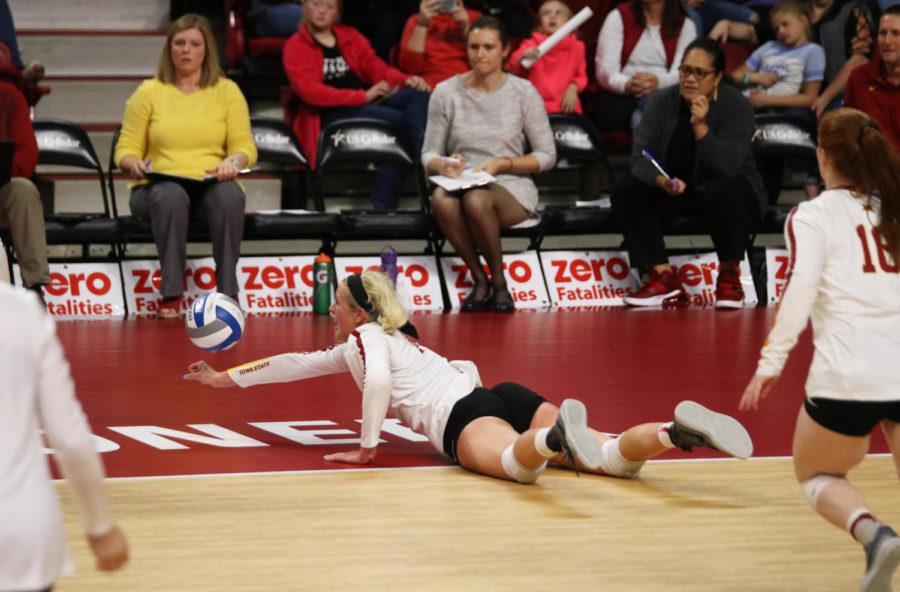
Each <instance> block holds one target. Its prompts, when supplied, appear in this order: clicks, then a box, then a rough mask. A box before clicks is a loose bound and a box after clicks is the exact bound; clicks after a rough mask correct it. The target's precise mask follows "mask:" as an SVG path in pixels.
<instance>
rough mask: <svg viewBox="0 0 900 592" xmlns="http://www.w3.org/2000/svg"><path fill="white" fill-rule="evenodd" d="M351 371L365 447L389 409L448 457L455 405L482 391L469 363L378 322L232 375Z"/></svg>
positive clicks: (284, 378) (373, 441)
mask: <svg viewBox="0 0 900 592" xmlns="http://www.w3.org/2000/svg"><path fill="white" fill-rule="evenodd" d="M338 372H350V374H351V375H352V376H353V380H355V381H356V385H357V386H358V387H359V389H360V391H362V428H361V432H360V436H361V444H362V446H363V447H365V448H372V447H374V446H377V445H378V437H379V435H380V434H381V426H382V424H383V423H384V419H385V417H386V416H387V411H388V408H390V409H391V410H392V411H393V412H394V415H395V416H396V417H397V418H398V419H399V420H400V422H401V423H402V424H403V425H405V426H407V427H409V428H410V429H411V430H412V431H414V432H416V433H418V434H422V435H424V436H427V437H428V440H429V441H430V442H431V444H432V445H433V446H434V447H435V449H437V450H438V452H441V453H443V452H444V445H443V438H444V428H445V427H446V426H447V418H448V417H449V416H450V411H451V410H452V409H453V405H455V404H456V402H457V401H458V400H460V399H461V398H463V397H465V396H466V395H468V394H469V393H470V392H472V389H474V388H475V387H476V386H481V380H480V378H479V376H478V369H477V368H476V367H475V364H474V363H472V362H468V361H460V360H454V361H452V362H451V361H448V360H447V359H446V358H444V357H442V356H439V355H438V354H436V353H434V352H433V351H431V350H430V349H428V348H427V347H424V346H422V345H419V344H417V343H413V342H411V341H410V340H408V339H407V338H406V336H404V335H403V334H402V333H400V332H399V331H397V332H395V333H394V334H393V335H388V334H387V333H385V332H384V330H383V329H382V328H381V327H380V326H379V325H378V324H377V323H366V324H365V325H361V326H359V327H357V329H356V331H354V332H353V333H352V334H351V335H350V336H349V337H348V338H347V341H346V342H345V343H341V344H339V345H336V346H334V347H332V348H329V349H325V350H320V351H316V352H310V353H291V354H281V355H278V356H273V357H271V358H264V359H262V360H256V361H255V362H250V363H249V364H244V365H242V366H237V367H235V368H231V369H229V370H228V375H229V376H230V377H231V378H232V379H233V380H234V381H235V382H236V383H237V384H238V385H240V386H242V387H248V386H252V385H255V384H267V383H272V382H288V381H291V380H302V379H304V378H312V377H314V376H323V375H326V374H335V373H338Z"/></svg>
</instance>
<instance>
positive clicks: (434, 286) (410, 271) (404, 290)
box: [334, 255, 444, 311]
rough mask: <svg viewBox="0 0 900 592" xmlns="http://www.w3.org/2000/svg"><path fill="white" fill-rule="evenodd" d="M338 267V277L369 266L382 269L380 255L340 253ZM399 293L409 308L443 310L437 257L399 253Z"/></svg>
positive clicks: (336, 269) (340, 277) (337, 259)
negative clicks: (348, 254)
mask: <svg viewBox="0 0 900 592" xmlns="http://www.w3.org/2000/svg"><path fill="white" fill-rule="evenodd" d="M334 265H335V271H336V272H337V279H338V281H340V280H342V279H344V277H346V276H348V275H350V274H354V273H362V272H363V271H365V270H367V269H373V270H375V271H378V269H379V268H380V266H381V258H380V257H336V258H335V262H334ZM397 297H398V298H399V300H400V304H401V305H403V307H404V308H405V309H407V310H417V311H443V310H444V299H443V297H442V296H441V278H440V276H439V275H438V268H437V263H435V260H434V257H428V256H425V255H398V256H397Z"/></svg>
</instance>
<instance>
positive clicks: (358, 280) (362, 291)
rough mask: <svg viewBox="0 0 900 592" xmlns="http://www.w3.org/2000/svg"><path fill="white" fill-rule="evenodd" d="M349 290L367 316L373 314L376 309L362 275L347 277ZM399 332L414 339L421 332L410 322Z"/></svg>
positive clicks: (400, 328) (399, 328)
mask: <svg viewBox="0 0 900 592" xmlns="http://www.w3.org/2000/svg"><path fill="white" fill-rule="evenodd" d="M347 289H348V290H350V295H351V296H353V300H355V301H356V303H357V304H358V305H359V307H360V308H361V309H363V310H364V311H366V313H367V314H372V312H373V311H374V310H375V308H374V307H373V306H372V301H371V300H369V294H368V293H367V292H366V288H365V287H364V286H363V283H362V276H361V275H360V274H358V273H354V274H353V275H348V276H347ZM398 331H400V332H401V333H405V334H406V335H409V336H410V337H412V338H413V339H418V338H419V332H418V331H416V327H415V326H414V325H413V324H412V323H410V322H409V321H406V323H405V324H404V325H403V326H402V327H398Z"/></svg>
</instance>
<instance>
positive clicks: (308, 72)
mask: <svg viewBox="0 0 900 592" xmlns="http://www.w3.org/2000/svg"><path fill="white" fill-rule="evenodd" d="M331 30H332V31H334V35H335V37H337V44H338V47H340V48H341V54H342V55H343V56H344V60H346V62H347V65H348V66H350V69H351V70H353V73H354V74H356V75H357V76H358V77H359V79H360V80H362V81H363V82H364V83H366V84H368V85H373V84H376V83H377V82H379V81H381V80H385V81H387V82H388V84H391V85H392V86H401V85H402V84H404V83H405V82H406V79H407V78H408V76H407V75H406V74H404V73H403V72H401V71H400V70H397V69H396V68H391V67H390V66H388V65H387V64H386V63H385V62H384V60H382V59H381V58H379V57H378V56H377V55H375V51H374V50H373V49H372V46H371V45H370V44H369V41H368V40H367V39H366V38H365V37H363V36H362V34H360V33H359V32H358V31H357V30H356V29H354V28H353V27H348V26H346V25H338V24H334V25H332V26H331ZM283 59H284V69H285V71H286V72H287V77H288V81H289V82H290V83H291V89H292V90H293V91H294V93H296V95H297V96H298V97H300V101H301V103H302V104H301V105H300V107H299V110H298V112H297V114H296V117H294V121H293V122H288V123H291V124H292V125H293V128H294V133H295V134H296V135H297V139H298V140H299V141H300V145H301V146H303V150H304V152H305V153H306V156H307V157H308V158H309V162H310V165H311V166H313V167H315V164H316V150H317V146H316V143H317V141H318V139H319V131H320V128H321V125H320V121H319V111H318V109H320V108H329V107H358V106H361V105H365V104H366V102H367V101H366V91H364V90H345V89H340V88H334V87H333V86H329V85H327V84H325V83H324V82H323V79H324V75H323V73H322V66H323V63H324V56H323V55H322V48H321V47H319V44H318V43H316V41H315V39H313V36H312V34H311V33H310V32H309V29H307V28H306V26H303V25H301V27H300V29H299V30H298V31H297V32H296V33H294V34H293V35H292V36H291V37H290V38H289V39H288V40H287V42H286V43H285V44H284V57H283Z"/></svg>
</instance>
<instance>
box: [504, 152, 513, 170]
mask: <svg viewBox="0 0 900 592" xmlns="http://www.w3.org/2000/svg"><path fill="white" fill-rule="evenodd" d="M503 158H505V159H506V160H508V161H509V168H508V169H506V172H507V173H511V172H512V170H513V161H512V159H511V158H510V157H508V156H504V157H503Z"/></svg>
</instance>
